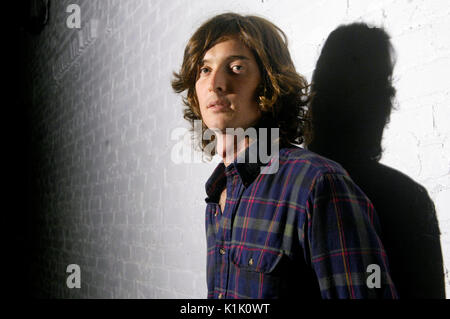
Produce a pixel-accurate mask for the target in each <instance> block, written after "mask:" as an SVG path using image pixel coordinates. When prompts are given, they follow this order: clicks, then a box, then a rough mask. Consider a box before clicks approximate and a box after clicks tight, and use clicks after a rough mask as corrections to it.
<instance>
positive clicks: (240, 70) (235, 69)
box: [231, 65, 244, 73]
mask: <svg viewBox="0 0 450 319" xmlns="http://www.w3.org/2000/svg"><path fill="white" fill-rule="evenodd" d="M243 68H244V67H243V66H242V65H233V66H232V67H231V69H232V70H233V71H234V72H237V73H239V72H242V70H243Z"/></svg>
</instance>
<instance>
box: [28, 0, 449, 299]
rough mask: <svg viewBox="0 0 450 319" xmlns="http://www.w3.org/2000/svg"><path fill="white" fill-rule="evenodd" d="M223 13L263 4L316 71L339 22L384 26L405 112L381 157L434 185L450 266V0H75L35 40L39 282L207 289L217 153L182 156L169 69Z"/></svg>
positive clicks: (115, 288) (200, 294) (114, 288)
mask: <svg viewBox="0 0 450 319" xmlns="http://www.w3.org/2000/svg"><path fill="white" fill-rule="evenodd" d="M71 3H76V4H80V6H81V17H82V25H81V27H82V29H81V31H80V30H71V29H68V28H67V27H66V23H65V21H66V18H67V16H68V13H66V12H65V9H66V7H67V5H69V4H71ZM224 11H236V12H240V13H252V14H258V15H262V16H264V17H266V18H268V19H270V20H271V21H273V22H274V23H276V24H277V25H278V26H279V27H281V28H282V29H283V30H284V31H285V32H286V34H287V36H288V38H289V40H290V49H291V52H292V55H293V58H294V61H295V63H296V66H297V68H298V70H299V72H301V73H303V74H305V75H306V76H307V77H308V79H310V78H311V73H312V71H313V68H314V65H315V61H316V59H317V58H318V56H319V53H320V49H321V45H322V44H323V42H324V41H325V39H326V37H327V36H328V34H329V33H330V32H331V31H332V30H333V29H334V28H336V27H337V26H338V25H339V24H342V23H350V22H354V21H365V22H368V23H372V24H375V25H378V26H384V27H385V28H386V30H387V32H388V33H389V34H390V35H391V36H392V42H393V45H394V47H395V49H396V51H397V54H398V58H397V66H396V70H395V86H396V88H397V91H398V94H397V101H396V105H397V108H398V110H396V111H394V113H393V114H392V118H391V123H390V124H389V127H388V129H387V131H386V132H385V136H384V142H383V145H384V148H385V152H384V157H383V159H382V162H383V163H385V164H387V165H389V166H391V167H394V168H396V169H398V170H400V171H402V172H404V173H406V174H408V175H409V176H410V177H412V178H413V179H415V180H416V181H417V182H419V183H421V184H423V185H424V186H425V187H426V188H427V189H428V192H429V193H430V195H431V197H432V199H433V200H434V202H435V204H436V207H437V210H438V216H439V220H440V226H441V231H442V248H443V253H444V259H445V263H446V265H447V267H446V268H447V269H448V268H449V267H450V232H449V231H450V200H449V198H450V171H449V167H450V129H449V127H450V126H449V125H448V121H449V119H450V107H449V102H450V96H449V87H448V79H447V78H448V77H447V76H446V74H447V73H448V70H450V36H449V35H450V34H449V33H450V32H449V31H450V25H449V21H450V16H449V11H450V6H449V5H448V1H446V0H442V1H438V0H427V1H425V0H409V1H407V0H384V1H362V0H333V1H324V0H322V1H309V0H301V1H300V0H299V1H275V0H264V1H263V0H260V1H257V0H239V1H237V0H236V1H232V0H229V1H207V0H202V1H199V0H196V1H192V0H189V1H188V0H171V1H163V0H147V1H145V0H126V1H125V0H121V1H119V0H83V1H81V0H78V1H77V0H69V1H68V0H64V1H52V7H51V15H50V23H49V25H48V26H47V27H46V28H45V29H44V31H43V32H42V33H41V34H40V35H39V36H37V37H33V38H32V41H31V50H30V51H29V52H28V53H29V55H30V59H29V63H30V66H31V68H32V70H33V71H32V79H33V90H32V92H31V94H32V99H33V113H32V114H31V115H32V123H34V124H33V128H32V133H33V143H34V145H38V146H39V149H40V153H38V154H37V156H36V158H35V160H36V165H37V167H38V168H39V170H38V179H37V180H36V181H37V186H38V190H39V191H38V195H39V202H38V205H37V206H36V208H35V209H36V211H37V212H39V219H38V224H37V225H36V227H37V228H39V230H40V232H41V235H40V239H39V245H40V247H41V248H40V250H39V258H38V260H37V261H36V265H35V267H36V269H38V273H39V274H40V275H39V276H38V277H37V278H36V281H37V286H38V287H39V289H40V291H41V294H42V295H43V296H53V297H64V298H72V297H77V298H92V297H94V298H95V297H103V298H130V297H132V298H204V297H205V296H206V280H205V261H206V254H205V253H206V252H205V249H206V244H205V240H204V237H205V235H204V217H203V214H204V207H205V206H204V205H205V204H204V198H205V193H204V182H205V180H206V178H207V177H208V176H209V175H210V173H211V171H212V169H213V168H214V166H215V164H214V163H210V164H178V165H176V164H174V163H173V162H171V160H170V159H171V157H170V155H171V148H172V147H173V145H174V144H175V141H173V140H171V138H170V136H171V135H170V133H171V132H172V130H173V129H174V128H176V127H180V126H181V127H187V124H186V123H184V120H183V119H182V113H181V110H182V106H181V101H180V97H179V96H177V95H175V94H174V93H173V92H172V90H171V86H170V81H171V74H172V72H173V71H175V70H177V69H178V68H179V66H180V64H181V60H182V54H183V50H184V46H185V44H186V42H187V40H188V38H189V36H190V35H191V34H192V32H193V31H194V30H195V29H196V28H197V27H198V26H199V25H200V24H201V23H202V22H203V21H204V20H205V19H207V18H209V17H211V16H212V15H215V14H218V13H222V12H224ZM96 26H97V28H96ZM80 32H83V35H84V38H83V40H84V42H82V43H83V45H84V48H82V50H81V49H80V50H78V49H79V42H76V41H77V40H76V39H77V38H78V36H79V35H78V33H80ZM88 35H91V36H93V37H91V39H90V42H89V41H88V40H89V38H88ZM95 36H96V37H95ZM77 43H78V44H77ZM71 45H73V46H74V48H75V49H76V50H73V51H71V49H70V47H71ZM77 45H78V46H77ZM69 264H78V265H80V267H81V289H68V288H67V287H66V284H65V283H66V276H67V274H66V273H65V270H66V267H67V265H69ZM446 281H447V295H450V291H449V288H450V279H449V277H448V276H447V277H446Z"/></svg>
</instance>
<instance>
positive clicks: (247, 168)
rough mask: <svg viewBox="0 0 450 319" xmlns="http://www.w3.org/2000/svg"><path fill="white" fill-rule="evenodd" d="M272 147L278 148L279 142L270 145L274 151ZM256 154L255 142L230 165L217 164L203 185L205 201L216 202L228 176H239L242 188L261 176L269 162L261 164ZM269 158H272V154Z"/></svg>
mask: <svg viewBox="0 0 450 319" xmlns="http://www.w3.org/2000/svg"><path fill="white" fill-rule="evenodd" d="M274 146H277V147H279V140H276V141H274V142H273V143H271V150H273V149H274ZM257 154H258V153H257V142H256V141H255V142H253V143H252V144H251V145H250V146H249V147H247V148H246V149H245V151H243V152H241V153H239V154H238V156H237V157H236V159H235V160H234V161H233V163H231V164H230V165H228V166H225V164H224V163H223V161H222V162H221V163H219V165H217V167H216V168H215V170H214V171H213V173H212V174H211V176H210V177H209V179H208V180H207V182H206V184H205V190H206V194H207V195H208V197H207V198H206V199H205V201H206V202H211V201H213V202H217V201H218V199H219V197H220V193H221V192H222V191H223V189H224V188H225V187H226V183H227V177H228V176H234V175H237V176H239V177H240V179H241V181H242V184H243V185H244V187H248V186H249V185H250V184H251V183H253V181H254V180H255V179H256V177H257V176H258V175H259V174H261V170H262V169H263V168H264V167H265V166H267V164H268V163H270V160H269V162H262V161H261V159H260V157H259V156H257ZM277 155H278V154H277ZM270 158H273V154H272V156H271V157H270Z"/></svg>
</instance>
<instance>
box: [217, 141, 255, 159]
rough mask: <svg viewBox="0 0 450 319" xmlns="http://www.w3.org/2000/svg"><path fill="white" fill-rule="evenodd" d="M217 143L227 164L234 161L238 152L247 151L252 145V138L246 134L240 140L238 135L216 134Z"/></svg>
mask: <svg viewBox="0 0 450 319" xmlns="http://www.w3.org/2000/svg"><path fill="white" fill-rule="evenodd" d="M216 139H217V144H216V147H217V148H216V151H217V154H219V155H220V156H221V157H222V158H223V163H224V164H225V166H228V165H230V164H231V163H233V162H234V160H235V159H236V157H237V156H238V154H240V153H241V152H243V151H245V149H246V148H247V147H248V146H249V145H250V143H251V142H252V140H251V139H250V138H249V137H248V136H245V137H244V138H243V139H241V140H238V138H237V136H236V135H229V134H225V133H217V134H216Z"/></svg>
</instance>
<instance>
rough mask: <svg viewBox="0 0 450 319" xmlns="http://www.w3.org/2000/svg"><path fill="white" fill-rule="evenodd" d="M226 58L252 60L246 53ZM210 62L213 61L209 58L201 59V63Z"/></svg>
mask: <svg viewBox="0 0 450 319" xmlns="http://www.w3.org/2000/svg"><path fill="white" fill-rule="evenodd" d="M225 60H227V61H234V60H250V58H249V57H248V56H245V55H230V56H229V57H227V58H226V59H225ZM209 62H211V61H210V60H208V59H202V60H201V61H200V63H199V64H200V65H203V64H205V63H209Z"/></svg>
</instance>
